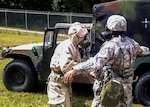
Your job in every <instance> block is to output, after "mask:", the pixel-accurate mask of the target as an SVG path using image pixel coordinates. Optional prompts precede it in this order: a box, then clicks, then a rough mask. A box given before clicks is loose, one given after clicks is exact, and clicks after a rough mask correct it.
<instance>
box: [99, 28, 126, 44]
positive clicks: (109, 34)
mask: <svg viewBox="0 0 150 107" xmlns="http://www.w3.org/2000/svg"><path fill="white" fill-rule="evenodd" d="M124 33H125V32H124V31H112V32H110V30H109V29H108V28H107V27H106V30H105V31H104V32H101V37H102V39H103V40H104V41H107V40H110V39H111V38H112V35H113V36H114V37H117V36H119V35H124Z"/></svg>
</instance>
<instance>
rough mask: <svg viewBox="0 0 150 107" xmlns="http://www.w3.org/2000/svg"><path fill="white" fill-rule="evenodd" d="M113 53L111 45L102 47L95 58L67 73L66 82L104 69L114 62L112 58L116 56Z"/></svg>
mask: <svg viewBox="0 0 150 107" xmlns="http://www.w3.org/2000/svg"><path fill="white" fill-rule="evenodd" d="M113 53H114V49H113V48H111V46H110V45H109V44H107V46H106V47H105V46H104V47H102V48H101V49H100V51H99V52H98V53H97V54H96V55H95V56H94V57H93V58H90V59H89V60H87V61H86V62H82V63H79V64H77V65H76V66H74V67H73V69H72V70H70V71H69V72H68V73H66V75H65V77H64V82H69V81H70V80H72V78H73V76H75V75H77V74H80V73H86V72H90V71H93V70H95V71H97V70H100V69H102V68H103V66H104V65H106V64H107V63H108V62H112V59H113V58H112V57H113V55H114V54H113Z"/></svg>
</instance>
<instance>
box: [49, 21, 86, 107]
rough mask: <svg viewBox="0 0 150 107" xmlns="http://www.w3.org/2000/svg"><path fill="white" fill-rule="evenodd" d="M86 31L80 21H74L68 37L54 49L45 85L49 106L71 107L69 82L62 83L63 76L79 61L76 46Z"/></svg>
mask: <svg viewBox="0 0 150 107" xmlns="http://www.w3.org/2000/svg"><path fill="white" fill-rule="evenodd" d="M74 30H75V31H74ZM87 32H88V31H87V29H86V28H84V27H82V25H81V24H80V23H78V22H76V23H74V24H73V25H72V26H71V27H70V28H69V31H68V34H69V37H70V38H69V39H67V40H64V41H62V42H61V43H60V44H59V45H58V46H57V47H56V49H55V52H54V55H53V56H52V59H51V63H50V68H51V73H50V75H49V77H48V85H47V93H48V98H49V101H48V104H50V106H51V107H71V101H70V100H71V96H72V88H71V82H70V83H64V82H63V76H64V74H65V73H66V72H67V71H69V70H70V69H72V66H74V65H76V64H77V63H79V62H80V60H81V58H80V53H79V50H78V48H77V47H78V45H79V41H82V39H84V37H85V35H86V33H87ZM76 36H78V37H76ZM77 41H78V42H77ZM74 42H75V43H77V44H74Z"/></svg>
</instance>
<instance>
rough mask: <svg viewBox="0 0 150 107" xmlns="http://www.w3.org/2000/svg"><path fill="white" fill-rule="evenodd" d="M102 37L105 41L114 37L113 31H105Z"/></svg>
mask: <svg viewBox="0 0 150 107" xmlns="http://www.w3.org/2000/svg"><path fill="white" fill-rule="evenodd" d="M101 37H102V39H103V40H104V41H107V40H110V39H111V38H112V33H110V32H109V31H104V32H102V33H101Z"/></svg>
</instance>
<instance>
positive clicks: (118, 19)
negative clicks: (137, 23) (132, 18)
mask: <svg viewBox="0 0 150 107" xmlns="http://www.w3.org/2000/svg"><path fill="white" fill-rule="evenodd" d="M106 27H107V28H108V29H111V30H113V31H126V30H127V21H126V19H125V18H124V17H122V16H120V15H112V16H110V17H109V18H108V20H107V23H106Z"/></svg>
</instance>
